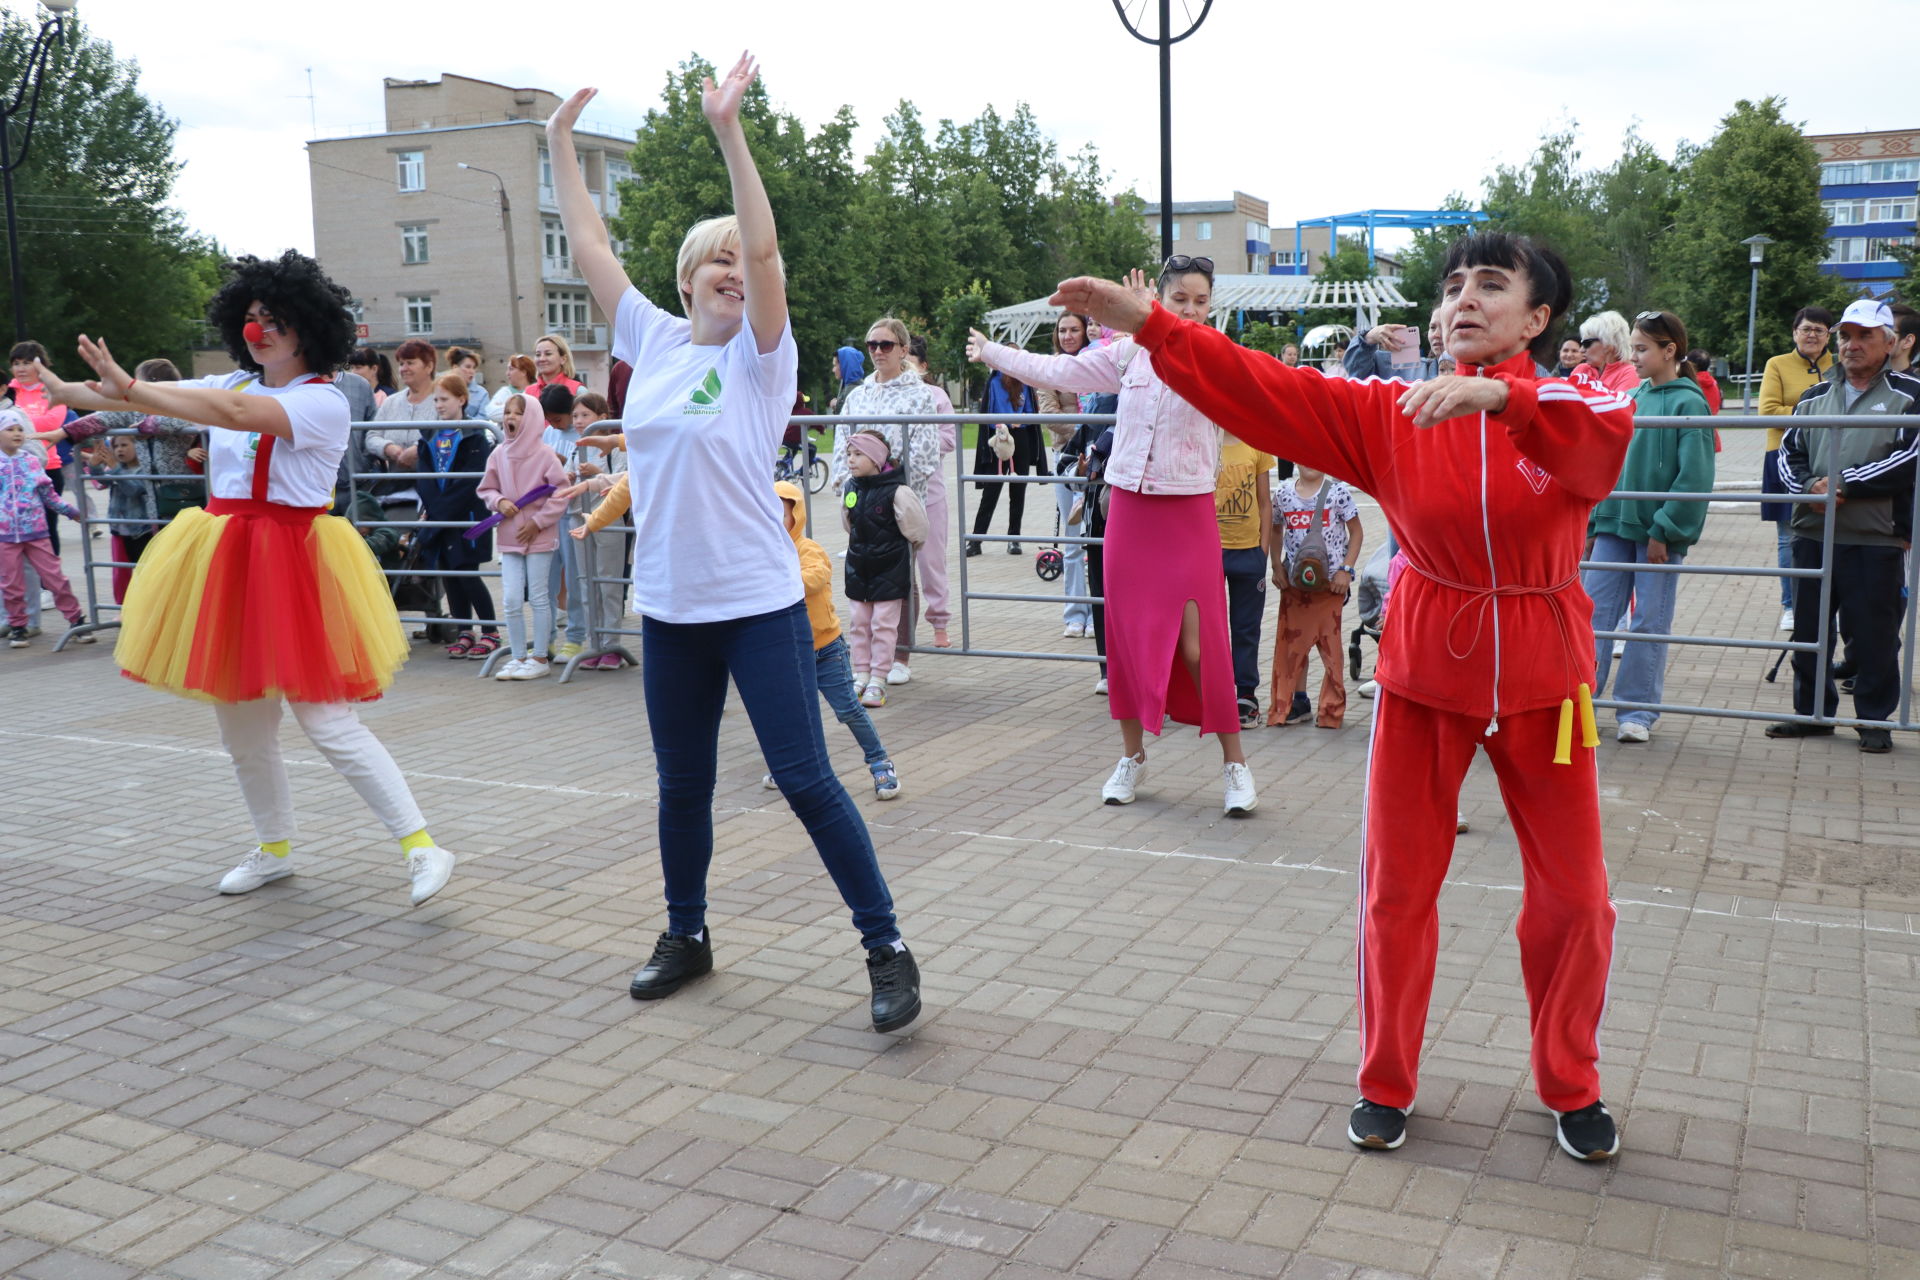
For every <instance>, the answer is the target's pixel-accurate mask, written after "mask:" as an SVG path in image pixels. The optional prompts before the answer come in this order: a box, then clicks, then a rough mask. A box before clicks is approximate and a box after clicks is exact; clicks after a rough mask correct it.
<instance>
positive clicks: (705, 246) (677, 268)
mask: <svg viewBox="0 0 1920 1280" xmlns="http://www.w3.org/2000/svg"><path fill="white" fill-rule="evenodd" d="M729 245H731V246H732V247H733V248H734V249H735V250H736V251H738V250H739V248H740V219H739V218H738V217H737V216H735V215H734V214H731V213H729V214H727V215H726V216H724V217H720V218H702V219H701V220H700V221H698V222H696V223H694V224H693V225H692V226H691V227H688V228H687V237H686V239H684V240H682V241H681V242H680V256H679V258H678V259H677V260H676V261H675V262H674V264H673V275H674V286H675V288H676V289H678V290H679V293H680V309H681V310H682V311H688V310H689V309H690V307H691V304H692V302H693V290H692V289H691V288H689V287H688V286H689V285H691V284H692V283H693V269H694V268H695V267H697V266H699V265H700V264H701V263H703V262H706V261H707V260H709V259H710V258H712V257H713V255H714V254H716V253H719V252H720V251H721V250H723V249H725V248H727V247H728V246H729ZM773 264H774V266H776V267H778V268H779V269H780V278H781V279H783V280H784V279H786V275H787V264H786V262H785V261H784V260H782V259H781V258H779V257H777V256H776V257H775V258H774V260H773Z"/></svg>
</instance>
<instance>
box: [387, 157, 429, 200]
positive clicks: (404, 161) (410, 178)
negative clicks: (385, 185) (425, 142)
mask: <svg viewBox="0 0 1920 1280" xmlns="http://www.w3.org/2000/svg"><path fill="white" fill-rule="evenodd" d="M393 159H394V167H395V168H396V169H397V170H398V171H399V180H400V189H401V190H402V191H425V190H426V189H427V153H426V152H424V151H396V152H394V155H393Z"/></svg>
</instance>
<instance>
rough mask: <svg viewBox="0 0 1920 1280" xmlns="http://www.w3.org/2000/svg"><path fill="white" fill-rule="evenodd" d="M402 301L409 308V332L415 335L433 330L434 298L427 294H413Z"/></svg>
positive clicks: (409, 334) (410, 334)
mask: <svg viewBox="0 0 1920 1280" xmlns="http://www.w3.org/2000/svg"><path fill="white" fill-rule="evenodd" d="M400 301H402V302H404V303H405V304H406V308H407V334H408V336H410V337H411V336H413V335H416V334H422V333H432V332H433V299H432V298H431V297H426V296H412V297H405V298H402V299H401V300H400Z"/></svg>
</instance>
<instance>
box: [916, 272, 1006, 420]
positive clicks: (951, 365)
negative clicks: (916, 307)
mask: <svg viewBox="0 0 1920 1280" xmlns="http://www.w3.org/2000/svg"><path fill="white" fill-rule="evenodd" d="M992 308H993V303H992V302H991V301H990V300H989V291H988V288H987V286H986V284H984V283H983V282H982V281H980V280H977V279H976V280H969V281H968V282H967V284H966V285H965V287H963V288H959V289H955V290H952V291H951V292H949V293H948V294H947V296H946V297H944V298H942V299H940V303H939V305H938V306H936V307H935V308H934V311H933V324H932V327H931V332H930V333H929V335H928V338H927V356H928V363H929V364H930V365H931V366H932V367H933V371H934V373H935V374H937V375H940V376H943V377H958V379H959V380H960V395H959V396H958V397H957V398H956V403H955V405H954V407H955V408H956V409H958V410H959V411H960V412H962V413H965V412H966V409H965V408H964V406H965V405H966V404H967V403H969V402H970V401H971V400H972V399H973V385H974V384H973V380H974V377H975V371H976V370H984V369H985V366H984V365H973V364H968V363H967V331H968V330H969V329H978V328H980V327H981V326H982V325H983V324H984V323H985V321H986V315H987V312H988V311H990V310H992ZM979 376H980V377H981V379H982V381H984V380H985V374H984V372H982V373H981V374H980V375H979Z"/></svg>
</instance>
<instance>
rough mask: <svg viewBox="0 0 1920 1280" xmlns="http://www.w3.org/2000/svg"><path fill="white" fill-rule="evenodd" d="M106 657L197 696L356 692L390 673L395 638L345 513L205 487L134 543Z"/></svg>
mask: <svg viewBox="0 0 1920 1280" xmlns="http://www.w3.org/2000/svg"><path fill="white" fill-rule="evenodd" d="M113 656H114V659H115V660H116V661H117V662H118V663H119V664H120V668H121V670H122V671H123V672H124V673H125V674H126V675H127V676H129V677H130V678H132V679H134V680H138V681H140V683H142V684H148V685H152V686H153V687H154V688H156V689H164V690H166V691H167V692H168V693H177V694H180V695H181V696H182V697H187V698H196V699H199V700H201V701H203V702H252V701H254V700H255V699H257V698H284V699H286V700H287V701H289V702H366V701H369V700H371V699H374V698H378V697H379V696H380V695H381V694H382V693H384V692H386V690H387V687H388V686H389V685H391V684H392V683H393V677H394V674H395V673H396V672H398V671H399V670H400V666H401V664H402V663H404V662H405V661H406V659H407V637H406V632H405V630H404V629H402V627H401V625H400V618H399V615H397V614H396V613H395V612H394V608H393V595H392V593H391V591H390V590H389V589H388V587H387V580H386V578H385V576H384V575H382V573H381V572H380V564H379V562H378V561H377V560H375V559H374V557H373V553H372V552H371V551H369V550H368V549H367V544H366V540H365V539H364V538H362V537H361V536H360V533H359V531H358V530H357V529H355V528H354V527H353V526H352V525H351V524H349V523H348V522H347V521H345V520H342V519H340V518H338V517H337V516H329V515H327V514H325V512H324V511H323V510H316V509H313V508H300V507H285V506H280V505H279V504H277V503H270V502H262V501H258V500H254V499H238V498H215V499H213V500H212V501H211V502H209V503H208V504H207V506H206V509H205V510H201V509H199V508H196V507H190V508H188V509H187V510H185V511H182V512H181V513H180V514H179V515H177V516H175V517H174V518H173V520H172V522H171V523H169V524H168V525H167V527H166V528H165V529H162V530H161V531H160V532H159V534H157V535H156V536H155V537H154V539H153V541H152V542H151V543H149V544H148V546H147V549H146V551H145V553H144V554H143V555H142V556H141V557H140V564H139V567H138V568H136V569H135V570H134V574H133V581H132V582H131V583H130V584H129V585H128V587H127V598H126V602H125V604H124V605H123V606H122V608H121V612H120V641H119V644H118V645H116V646H115V648H114V654H113Z"/></svg>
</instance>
